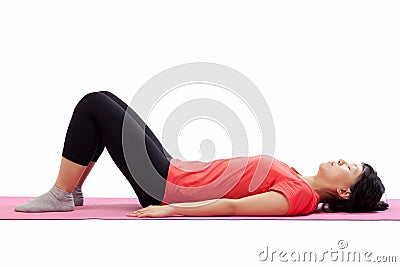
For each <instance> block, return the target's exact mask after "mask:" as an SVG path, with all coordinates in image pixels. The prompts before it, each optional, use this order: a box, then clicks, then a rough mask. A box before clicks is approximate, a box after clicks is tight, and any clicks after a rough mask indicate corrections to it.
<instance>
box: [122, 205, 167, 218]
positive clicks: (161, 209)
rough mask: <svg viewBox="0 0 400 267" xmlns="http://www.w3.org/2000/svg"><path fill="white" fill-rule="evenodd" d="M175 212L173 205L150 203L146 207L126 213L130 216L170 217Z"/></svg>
mask: <svg viewBox="0 0 400 267" xmlns="http://www.w3.org/2000/svg"><path fill="white" fill-rule="evenodd" d="M172 214H174V210H173V208H172V207H171V206H169V205H166V206H161V205H150V206H148V207H146V208H143V209H139V210H135V211H133V212H130V213H128V214H126V216H128V217H138V218H142V217H168V216H171V215H172Z"/></svg>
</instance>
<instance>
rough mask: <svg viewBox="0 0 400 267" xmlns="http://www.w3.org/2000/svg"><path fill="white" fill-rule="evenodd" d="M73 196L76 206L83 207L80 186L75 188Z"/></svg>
mask: <svg viewBox="0 0 400 267" xmlns="http://www.w3.org/2000/svg"><path fill="white" fill-rule="evenodd" d="M72 195H73V197H74V204H75V206H83V194H82V188H81V187H79V186H75V188H74V190H73V191H72Z"/></svg>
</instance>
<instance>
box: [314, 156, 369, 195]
mask: <svg viewBox="0 0 400 267" xmlns="http://www.w3.org/2000/svg"><path fill="white" fill-rule="evenodd" d="M362 171H363V168H362V164H361V163H348V162H346V161H345V160H343V159H339V160H338V161H329V162H326V163H321V164H320V166H319V170H318V174H317V177H318V182H319V183H320V184H321V185H323V187H324V188H326V189H328V190H330V191H332V192H335V193H337V194H338V195H339V196H340V197H343V198H348V197H350V193H351V192H350V187H351V186H352V185H354V184H355V183H356V182H358V180H359V179H360V178H361V174H362Z"/></svg>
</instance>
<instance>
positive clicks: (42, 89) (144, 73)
mask: <svg viewBox="0 0 400 267" xmlns="http://www.w3.org/2000/svg"><path fill="white" fill-rule="evenodd" d="M399 12H400V5H399V3H398V2H396V1H329V2H328V1H270V2H267V3H265V1H254V2H249V1H199V2H189V1H68V2H56V1H18V2H11V1H10V2H1V3H0V38H1V39H0V89H1V94H2V97H1V105H0V118H1V124H2V127H1V131H0V135H1V138H0V147H1V150H0V157H1V162H2V163H1V169H2V174H1V176H0V195H2V196H36V195H39V194H41V193H44V192H45V191H47V190H48V189H49V188H50V187H51V186H52V185H53V183H54V181H55V178H56V175H57V172H58V167H59V162H60V156H61V151H62V145H63V141H64V137H65V132H66V128H67V126H68V122H69V120H70V117H71V115H72V110H73V108H74V106H75V104H76V103H77V101H79V99H80V98H81V97H82V96H83V95H84V94H86V93H88V92H91V91H99V90H109V91H112V92H113V93H115V94H116V95H117V96H119V97H120V98H121V99H123V100H124V101H125V102H127V103H129V102H130V101H131V100H132V98H133V96H134V95H135V92H136V91H137V90H138V89H139V88H140V87H141V86H142V85H143V84H144V83H145V82H146V81H147V80H149V79H150V78H151V77H152V76H154V75H156V74H157V73H159V72H161V71H163V70H165V69H167V68H170V67H173V66H176V65H180V64H184V63H189V62H199V61H202V62H214V63H218V64H222V65H226V66H229V67H231V68H233V69H235V70H237V71H239V72H241V73H242V74H244V75H245V76H247V77H248V78H249V79H250V80H251V81H252V82H253V83H254V84H255V85H256V86H257V87H258V89H259V90H260V91H261V93H262V94H263V96H264V97H265V99H266V101H267V103H268V105H269V108H270V110H271V112H272V115H273V118H274V123H275V130H276V151H275V157H276V158H278V159H280V160H282V161H284V162H286V163H288V164H289V165H291V166H293V167H295V168H296V169H297V170H298V171H300V172H301V173H303V174H305V175H309V174H310V175H311V174H315V173H316V171H317V169H318V165H319V163H321V162H324V161H328V160H337V159H339V158H344V159H346V160H349V161H351V162H352V161H365V162H368V163H370V164H371V165H373V166H374V167H375V168H376V170H377V171H378V174H379V176H380V177H381V178H382V180H383V182H384V184H385V186H386V192H387V198H400V190H399V180H398V172H397V169H398V164H397V163H398V151H399V149H400V142H399V141H398V137H399V136H400V129H399V126H398V118H397V116H398V114H400V105H399V104H398V100H399V98H398V96H397V92H396V91H397V90H398V89H399V86H400V79H399V73H400V65H399V62H400V52H399V49H398V48H399V47H400V35H399V28H400V17H399V16H398V14H399ZM193 96H194V97H196V96H195V95H193ZM176 104H177V105H178V104H179V103H178V101H177V102H176ZM152 116H153V115H152ZM160 118H161V114H160ZM149 124H150V127H152V128H154V131H155V133H156V135H158V136H161V132H160V131H159V130H158V129H160V128H159V127H160V125H162V121H161V120H157V114H154V117H153V119H152V120H151V121H149ZM200 126H201V125H197V127H200ZM193 127H196V125H192V132H195V131H193ZM194 129H196V128H194ZM215 135H216V136H217V135H218V134H217V133H215ZM189 137H191V138H189ZM200 141H201V140H199V139H198V138H197V139H196V136H190V135H189V136H186V137H185V136H182V140H180V144H179V146H180V147H181V148H182V151H183V153H185V155H187V156H188V157H192V158H196V156H197V153H198V149H199V147H198V144H199V142H200ZM196 145H197V146H196ZM228 151H229V147H228V148H226V147H225V150H224V151H221V150H220V151H219V153H221V154H220V155H226V154H224V153H227V152H228ZM84 194H85V195H86V196H93V197H94V196H99V197H101V196H104V197H132V196H135V195H134V192H133V190H132V189H131V187H130V186H129V184H128V182H127V181H126V180H125V179H124V177H123V176H122V174H121V173H120V172H119V170H118V169H117V168H116V167H115V166H114V165H113V162H112V160H111V158H110V157H109V156H108V154H107V151H105V152H104V153H103V155H102V157H101V158H100V160H99V162H98V164H97V166H96V167H95V168H94V169H93V171H92V173H91V175H90V177H89V178H88V180H87V182H86V184H85V185H84ZM166 225H168V227H171V228H166ZM394 225H395V226H397V227H398V224H396V223H395V222H392V223H389V222H358V223H357V222H352V223H349V222H347V223H344V222H323V223H322V222H296V221H295V222H285V223H281V222H279V224H278V223H277V222H270V221H264V222H246V221H237V222H225V223H224V224H222V223H221V222H167V221H166V222H149V221H141V222H118V221H117V222H102V221H86V222H68V221H66V222H51V221H49V222H26V221H25V222H12V221H2V222H1V224H0V227H1V230H0V232H1V233H2V232H3V231H4V236H5V241H4V242H2V243H3V244H2V245H4V249H8V251H9V253H6V256H5V257H3V256H2V257H3V258H2V259H1V260H3V259H4V260H5V261H6V262H7V263H8V266H14V265H15V266H17V265H20V264H23V263H24V262H23V258H19V255H22V254H24V253H25V254H26V253H28V254H27V255H28V256H30V257H34V256H35V255H36V254H40V257H39V258H36V261H37V262H41V261H43V262H42V263H43V264H45V265H46V264H49V265H50V262H51V261H55V260H57V257H58V256H56V255H55V254H56V253H61V252H59V250H60V251H62V250H65V251H68V252H66V253H67V254H66V255H68V258H70V259H71V264H78V262H82V261H84V262H85V263H87V264H92V265H93V264H99V263H104V264H106V263H109V264H111V263H116V262H118V264H119V265H126V266H133V265H134V264H135V257H136V260H137V261H143V260H144V259H145V258H146V259H148V260H150V258H151V263H153V264H156V263H160V264H161V263H164V264H167V265H168V264H169V265H170V264H172V262H173V261H174V260H175V262H176V263H177V265H179V264H184V263H185V262H186V264H188V263H191V264H193V265H196V263H197V264H198V265H199V266H200V265H202V264H205V263H207V262H209V259H210V257H213V258H214V261H213V263H214V264H222V263H224V264H226V265H227V264H231V265H232V264H233V265H234V264H235V263H236V264H239V263H240V265H242V266H243V265H244V264H246V265H249V266H250V265H252V264H254V265H259V264H266V263H260V262H257V260H256V259H257V258H251V257H253V256H254V255H257V247H260V245H262V244H264V243H265V242H267V241H268V242H271V243H273V244H274V242H275V244H276V246H277V247H279V246H280V244H285V243H287V242H289V243H292V244H294V246H296V245H299V246H300V245H301V244H304V243H302V242H306V243H305V244H308V246H311V247H312V246H313V245H314V247H313V248H316V247H315V246H316V243H320V242H322V243H323V244H325V246H333V245H334V244H335V242H337V241H338V240H339V239H346V237H349V238H350V241H349V243H351V242H352V243H357V242H359V243H360V244H363V245H364V246H365V249H368V248H370V245H371V244H375V247H373V248H375V249H376V250H378V248H379V249H381V248H382V246H383V247H384V248H386V250H382V252H385V253H386V254H390V253H388V250H390V246H388V245H387V246H386V247H385V243H384V242H383V241H384V240H386V238H387V237H385V235H393V233H391V232H390V231H391V230H390V229H392V231H393V230H394V229H395V227H394ZM11 226H13V227H12V228H11V229H13V231H8V229H10V227H11ZM71 227H72V228H71ZM154 227H156V228H157V230H154ZM38 228H41V229H46V231H40V232H39V233H40V234H38V232H37V229H38ZM250 228H251V229H255V230H252V231H251V233H250V232H249V235H243V234H238V231H239V232H241V233H246V231H248V230H249V229H250ZM288 228H290V229H299V228H300V229H306V230H305V233H307V235H304V234H300V233H299V231H298V230H296V231H294V230H290V231H289V232H288ZM48 229H51V231H47V230H48ZM160 229H163V230H164V231H160ZM167 229H170V230H171V231H173V234H171V233H169V234H166V233H165V231H167ZM182 229H183V230H182ZM276 229H279V230H276ZM382 229H385V230H384V231H382ZM21 231H22V232H23V236H22V233H21ZM32 231H35V234H32ZM199 231H200V232H201V233H203V231H204V233H203V234H201V235H199ZM271 231H274V232H275V234H273V235H269V233H271ZM300 231H302V232H303V230H300ZM321 232H323V233H324V234H320V233H321ZM375 232H376V234H373V235H371V236H369V235H366V234H367V233H375ZM257 233H260V235H257ZM279 233H281V234H279ZM285 233H289V235H287V234H285ZM17 234H21V235H18V240H19V241H16V240H17V239H16V235H17ZM192 234H193V239H191V238H189V237H192ZM236 234H238V236H237V237H236V238H235V235H236ZM2 235H3V234H2ZM283 235H285V236H286V237H285V240H286V241H285V242H283V243H282V240H281V237H280V236H283ZM324 235H326V238H324ZM338 236H340V238H339V237H338ZM206 237H208V238H206ZM245 237H246V238H245ZM75 239H79V240H75ZM21 240H22V241H21ZM27 240H29V241H27ZM40 240H43V241H40ZM124 240H127V243H125V244H126V246H128V247H131V248H132V250H129V249H127V248H123V247H122V246H123V245H122V244H123V242H125V241H124ZM149 240H155V241H154V242H150V241H149ZM216 240H218V242H217V241H216ZM232 240H234V241H235V242H233V241H232ZM300 240H302V242H300ZM362 240H364V241H363V242H362ZM25 242H26V243H25ZM36 242H39V245H36ZM41 242H42V244H41ZM22 244H24V245H22ZM25 244H26V245H25ZM101 244H103V245H101ZM143 244H144V245H143ZM151 244H153V246H154V249H153V250H150V249H149V247H150V246H151ZM200 244H201V245H200ZM216 244H218V249H220V250H221V251H220V252H221V253H216V251H215V250H211V249H209V248H214V247H215V246H217V245H216ZM376 244H379V245H376ZM9 245H10V246H9ZM54 245H55V246H54ZM119 245H120V246H119ZM39 246H46V249H45V250H44V251H42V250H41V249H39ZM282 246H284V245H282ZM55 247H56V248H57V249H56V248H55ZM117 248H118V249H117ZM192 248H193V249H192ZM205 248H207V249H205ZM233 248H235V249H236V250H232V249H233ZM280 248H281V249H282V247H280ZM328 248H329V247H328ZM203 249H204V250H203ZM248 249H253V251H252V253H253V254H254V255H252V256H251V257H250V256H249V255H250V254H249V253H244V252H243V254H241V253H240V251H245V250H248ZM3 251H4V250H3ZM27 251H29V252H27ZM46 251H48V252H46ZM107 251H108V252H109V253H106V252H107ZM161 251H163V252H161ZM172 251H173V252H174V253H172ZM177 251H182V253H179V255H180V256H179V255H178V254H176V253H177ZM43 253H44V254H46V253H48V254H50V255H49V257H44V254H43ZM392 254H393V253H392ZM137 255H142V256H141V257H137ZM143 255H146V257H144V256H143ZM207 255H208V256H207ZM158 256H159V257H158ZM169 256H170V257H169ZM63 258H64V257H60V259H59V260H60V261H61V260H63ZM11 259H13V260H12V262H8V261H9V260H11ZM17 259H18V260H17ZM50 259H51V260H50ZM399 260H400V258H399ZM63 261H64V260H63ZM28 262H29V263H32V260H31V259H30V260H29V261H28V259H26V263H28ZM210 262H211V261H210ZM13 264H14V265H13ZM109 264H107V265H109ZM389 265H390V264H389ZM65 266H67V264H65ZM299 266H300V265H299ZM371 266H372V265H371Z"/></svg>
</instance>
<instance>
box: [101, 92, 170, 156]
mask: <svg viewBox="0 0 400 267" xmlns="http://www.w3.org/2000/svg"><path fill="white" fill-rule="evenodd" d="M100 93H102V94H105V95H106V96H108V97H109V98H111V99H112V100H113V101H115V103H117V104H118V105H120V106H121V107H122V108H123V109H124V110H125V111H126V112H127V113H128V115H129V116H130V117H131V118H132V119H133V120H135V121H136V122H137V123H138V124H139V125H140V127H142V128H144V129H145V133H146V135H148V137H149V140H148V141H150V140H151V141H152V142H154V145H155V146H156V147H157V148H158V149H159V150H160V151H161V152H162V153H164V154H165V156H166V157H167V158H168V159H172V156H171V155H170V154H169V153H168V151H167V150H166V149H165V147H164V146H163V145H162V144H161V142H160V141H159V140H158V138H157V136H156V135H155V134H154V133H153V131H152V130H151V129H150V127H149V126H148V125H147V124H146V123H145V122H144V121H143V119H142V118H141V117H140V116H139V115H138V114H137V112H136V111H134V110H133V109H132V108H131V107H130V106H129V105H128V104H126V103H125V102H124V101H123V100H121V99H120V98H119V97H117V96H116V95H114V94H113V93H111V92H108V91H100Z"/></svg>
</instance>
